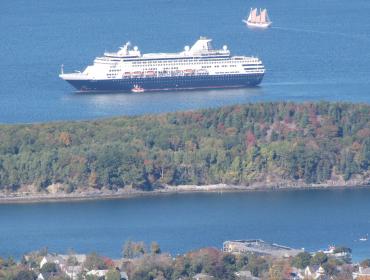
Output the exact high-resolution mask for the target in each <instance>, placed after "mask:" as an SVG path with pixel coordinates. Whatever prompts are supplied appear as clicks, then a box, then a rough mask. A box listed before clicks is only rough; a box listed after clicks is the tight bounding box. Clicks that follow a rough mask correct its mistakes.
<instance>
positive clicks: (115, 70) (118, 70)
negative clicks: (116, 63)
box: [109, 65, 237, 73]
mask: <svg viewBox="0 0 370 280" xmlns="http://www.w3.org/2000/svg"><path fill="white" fill-rule="evenodd" d="M236 66H237V65H214V67H215V68H219V67H236ZM209 68H212V66H210V65H207V66H202V69H209ZM164 69H165V70H169V69H172V70H178V69H179V67H165V68H164ZM143 70H149V71H150V70H152V71H156V70H157V68H143ZM120 71H121V69H110V70H109V73H118V72H120Z"/></svg>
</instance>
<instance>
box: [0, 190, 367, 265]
mask: <svg viewBox="0 0 370 280" xmlns="http://www.w3.org/2000/svg"><path fill="white" fill-rule="evenodd" d="M369 199H370V189H366V190H358V191H353V190H346V191H289V192H270V193H223V194H186V195H170V196H156V197H141V198H133V199H123V200H109V201H108V200H107V201H95V202H75V203H42V204H23V205H0V220H1V227H0V255H13V256H16V257H19V256H20V255H21V254H22V253H24V252H25V251H29V250H33V249H37V248H40V247H44V246H48V247H49V250H50V251H57V252H65V251H67V250H68V249H70V248H73V249H75V250H76V251H79V252H92V251H98V252H99V253H101V254H104V255H107V256H111V257H119V256H120V254H121V248H122V244H123V243H124V241H125V240H127V239H133V240H143V241H145V242H147V243H150V242H151V241H152V240H156V241H158V242H159V243H160V245H161V247H162V249H163V250H164V251H167V252H171V253H173V254H176V253H181V252H185V251H187V250H192V249H196V248H200V247H207V246H214V247H219V248H221V246H222V242H223V241H225V240H230V239H242V238H262V239H265V240H267V241H272V242H278V243H281V244H284V245H289V246H293V247H297V248H302V247H304V248H305V249H306V250H308V251H313V250H318V249H324V248H326V247H327V246H328V245H329V244H336V245H346V246H349V247H351V248H353V256H354V259H355V260H360V259H364V258H365V257H370V241H367V242H360V241H358V239H359V238H360V237H361V236H364V235H365V234H366V233H370V206H369V203H368V202H369Z"/></svg>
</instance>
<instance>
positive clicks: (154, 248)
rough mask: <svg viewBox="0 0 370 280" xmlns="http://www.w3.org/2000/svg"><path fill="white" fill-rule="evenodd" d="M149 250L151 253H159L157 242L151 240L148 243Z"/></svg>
mask: <svg viewBox="0 0 370 280" xmlns="http://www.w3.org/2000/svg"><path fill="white" fill-rule="evenodd" d="M150 252H151V253H152V255H158V254H160V253H161V248H160V247H159V244H158V243H157V242H155V241H153V242H152V243H151V244H150Z"/></svg>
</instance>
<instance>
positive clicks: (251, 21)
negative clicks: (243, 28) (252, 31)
mask: <svg viewBox="0 0 370 280" xmlns="http://www.w3.org/2000/svg"><path fill="white" fill-rule="evenodd" d="M243 22H245V23H246V24H247V26H248V27H257V28H268V27H269V26H270V25H271V24H272V21H271V20H270V19H269V16H268V14H267V10H266V9H263V10H261V9H260V10H259V12H258V11H257V8H254V9H253V8H251V11H250V13H249V16H248V19H247V20H243Z"/></svg>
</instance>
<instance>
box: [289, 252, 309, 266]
mask: <svg viewBox="0 0 370 280" xmlns="http://www.w3.org/2000/svg"><path fill="white" fill-rule="evenodd" d="M311 258H312V256H311V254H309V253H307V252H302V253H299V254H298V255H296V256H295V257H294V258H293V259H292V266H294V267H297V268H301V269H303V268H306V267H307V266H308V265H310V262H311Z"/></svg>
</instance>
